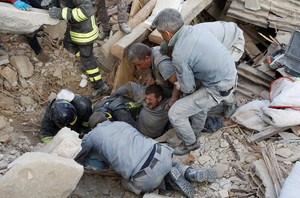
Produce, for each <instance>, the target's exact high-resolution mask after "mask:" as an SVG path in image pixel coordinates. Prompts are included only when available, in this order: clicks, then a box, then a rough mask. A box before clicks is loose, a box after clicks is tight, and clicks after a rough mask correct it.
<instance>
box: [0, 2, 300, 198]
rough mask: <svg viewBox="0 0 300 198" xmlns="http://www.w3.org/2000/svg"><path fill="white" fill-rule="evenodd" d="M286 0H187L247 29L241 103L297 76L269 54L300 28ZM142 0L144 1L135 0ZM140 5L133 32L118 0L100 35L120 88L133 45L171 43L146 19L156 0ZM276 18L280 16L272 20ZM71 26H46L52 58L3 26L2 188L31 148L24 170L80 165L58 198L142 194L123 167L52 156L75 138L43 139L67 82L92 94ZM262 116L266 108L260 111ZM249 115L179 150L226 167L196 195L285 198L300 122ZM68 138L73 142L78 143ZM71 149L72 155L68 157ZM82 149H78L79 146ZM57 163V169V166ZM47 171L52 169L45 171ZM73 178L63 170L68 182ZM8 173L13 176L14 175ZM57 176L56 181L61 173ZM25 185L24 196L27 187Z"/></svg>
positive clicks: (196, 10)
mask: <svg viewBox="0 0 300 198" xmlns="http://www.w3.org/2000/svg"><path fill="white" fill-rule="evenodd" d="M278 2H279V1H269V0H256V1H252V0H233V1H226V2H222V1H220V0H213V1H212V0H203V1H199V0H197V1H194V0H187V1H185V2H184V4H183V5H182V6H183V8H185V9H184V11H183V12H182V14H183V16H184V20H185V21H186V23H192V24H197V23H200V22H203V21H209V20H225V21H234V22H236V23H237V24H238V25H239V27H240V28H241V29H242V30H243V31H244V36H245V40H246V44H245V54H244V56H243V57H242V59H241V61H240V62H239V63H238V64H237V65H238V66H237V70H238V75H239V81H238V88H237V90H236V97H237V105H238V107H242V106H243V105H244V104H247V103H250V102H252V101H260V102H261V101H262V100H269V88H270V85H271V83H272V82H273V81H274V80H275V79H277V78H278V77H281V76H286V75H288V76H289V77H293V76H290V75H289V74H288V73H286V72H285V70H284V68H275V69H274V68H271V67H270V64H268V63H267V61H266V59H267V57H268V56H269V55H271V54H272V53H273V52H274V51H276V50H277V49H278V48H280V47H281V46H282V45H283V44H284V45H289V41H290V38H291V36H292V33H293V32H292V30H294V28H296V27H299V24H298V21H299V20H293V19H295V18H298V15H296V14H294V15H293V14H291V13H293V12H291V13H289V15H287V16H286V17H285V16H284V14H283V13H282V12H283V11H284V12H288V11H289V10H290V9H291V8H292V7H293V6H291V5H294V4H292V3H293V2H294V1H292V0H290V1H287V2H285V3H284V5H283V6H278V5H279V3H278ZM134 3H136V1H133V4H134ZM280 3H282V2H281V1H280ZM140 5H142V6H140V8H139V9H137V10H135V12H132V13H131V12H130V20H131V21H130V20H129V24H131V25H132V26H133V33H132V34H128V35H123V34H122V33H121V32H120V31H119V30H118V28H117V26H118V25H117V11H116V5H115V4H113V3H111V2H110V3H109V4H108V6H109V15H111V16H112V17H111V22H112V23H113V24H114V25H113V31H112V32H111V35H110V37H109V38H108V39H106V40H104V41H97V43H95V46H94V51H95V56H96V57H97V59H98V60H99V62H100V63H101V65H102V68H101V69H102V71H103V73H104V75H103V77H104V80H105V81H106V82H107V83H108V84H109V85H110V87H112V89H116V88H118V87H119V86H120V85H122V84H124V83H125V82H127V81H129V80H133V79H134V75H133V70H134V67H133V65H130V64H129V63H128V61H127V60H126V59H124V57H123V56H124V54H125V53H126V50H127V49H128V46H130V45H131V44H132V43H135V42H142V41H144V40H145V38H146V37H147V36H148V39H149V41H151V42H153V43H151V45H155V43H156V44H159V43H160V41H161V37H160V36H159V34H157V33H158V32H157V31H156V30H154V31H152V32H151V31H150V30H149V24H148V25H147V24H146V23H144V21H146V19H147V17H148V16H149V15H150V13H151V10H153V9H154V7H155V1H153V0H150V1H141V2H140ZM266 5H267V6H266ZM132 6H133V5H132ZM295 6H297V9H295V10H298V7H299V5H298V3H295ZM138 7H139V6H138ZM280 7H282V8H283V11H282V10H281V9H280ZM274 9H276V10H275V11H276V12H274ZM227 11H228V14H227ZM0 13H1V11H0ZM133 13H135V14H133ZM244 13H245V14H244ZM287 14H288V13H287ZM0 15H1V14H0ZM260 15H263V16H264V18H261V20H262V21H263V22H261V21H259V20H255V19H256V18H257V17H259V16H260ZM136 16H138V17H136ZM248 16H251V17H248ZM135 17H136V18H135ZM231 17H233V18H231ZM278 18H280V20H279V19H278ZM290 19H291V20H290ZM285 20H289V23H285ZM270 21H271V22H272V23H269V22H270ZM268 25H269V26H270V27H268ZM134 27H136V28H134ZM65 28H66V24H65V23H63V22H62V23H59V24H58V25H56V26H47V27H45V29H44V30H43V31H40V32H39V34H38V35H39V41H40V43H41V44H42V46H43V49H44V51H45V52H46V53H47V54H48V55H49V56H50V59H51V60H50V61H49V62H48V63H43V62H41V61H39V60H38V59H37V57H36V55H35V54H34V52H33V51H32V50H31V49H30V47H29V45H28V44H27V43H26V41H25V39H24V37H23V36H22V35H13V34H6V33H0V44H2V45H3V46H4V48H5V49H6V51H3V50H1V49H0V112H1V113H0V188H2V187H3V188H5V190H7V191H11V190H10V188H12V187H11V186H9V185H8V183H9V182H8V183H7V185H3V184H2V185H3V186H1V180H2V181H4V177H6V176H5V175H6V173H8V169H9V167H10V166H11V165H10V164H11V163H12V162H14V161H15V160H16V161H17V160H22V159H20V158H19V157H20V156H22V155H23V154H25V157H24V158H26V157H28V156H29V157H30V159H35V160H34V161H33V162H32V164H30V163H28V162H26V163H28V164H26V163H24V167H25V168H24V167H23V168H24V169H26V166H25V164H26V165H28V166H30V167H39V166H41V165H40V164H39V162H38V161H39V160H37V158H38V159H44V160H46V161H47V159H48V158H51V159H52V158H53V161H55V162H56V163H55V164H54V165H55V166H58V167H61V166H64V169H63V170H64V171H69V168H70V167H72V168H73V169H72V170H70V172H68V174H69V176H71V175H73V173H76V174H74V177H72V178H70V180H66V181H65V182H63V183H59V184H58V185H61V186H64V185H65V184H66V183H68V182H69V183H68V185H67V186H66V188H65V189H64V190H62V191H60V192H57V194H55V196H56V197H66V196H68V197H70V198H75V197H76V198H77V197H78V198H79V197H104V198H105V197H124V198H126V197H127V198H131V197H133V198H134V197H138V196H136V195H135V194H133V193H130V192H126V191H125V190H123V189H122V187H121V185H120V179H119V176H118V175H116V174H115V173H114V172H113V173H111V172H109V171H107V172H105V171H104V172H101V171H100V172H91V171H89V170H85V171H84V173H83V170H82V169H81V167H80V166H79V165H78V166H77V164H74V163H73V161H72V160H70V159H66V158H64V159H61V158H62V157H58V156H55V155H50V154H48V153H55V154H56V155H59V156H61V155H60V154H58V153H59V152H62V153H63V152H64V149H62V148H65V146H62V147H59V148H60V149H58V150H56V149H55V148H56V147H55V146H56V145H55V146H53V145H52V146H51V145H48V148H46V147H44V148H43V145H42V144H40V143H39V137H38V136H39V124H40V123H41V119H42V116H43V114H44V112H45V109H46V107H47V105H48V104H49V102H50V101H52V100H53V99H54V98H55V97H56V94H57V92H58V91H59V90H60V89H62V88H68V89H70V90H71V91H73V92H74V93H77V94H81V95H85V96H86V95H88V94H89V93H90V92H91V87H90V85H88V84H87V77H86V76H85V75H84V74H82V72H81V71H80V69H79V68H80V66H81V65H80V61H79V59H78V58H76V57H75V56H74V55H72V54H71V53H69V52H67V51H66V50H65V49H63V47H62V40H63V36H64V35H63V34H64V30H65ZM267 28H269V29H267ZM270 28H275V29H270ZM283 30H284V31H283ZM150 32H151V33H150ZM145 35H146V36H145ZM147 42H148V40H147ZM273 58H274V57H273ZM298 77H299V76H298ZM249 111H250V110H249ZM247 113H249V112H247ZM256 114H257V115H260V114H259V113H257V112H256ZM243 116H244V117H243ZM243 116H239V117H238V118H239V120H238V119H235V118H233V120H225V119H223V121H224V125H225V127H223V128H221V129H219V130H218V131H217V132H215V133H201V135H200V136H199V141H200V143H201V147H200V149H198V150H196V151H192V152H191V153H190V154H189V155H186V156H181V157H178V156H176V157H175V159H177V160H179V161H181V162H183V163H185V164H188V165H191V166H193V167H195V168H214V169H215V170H216V171H217V178H218V179H217V181H216V182H214V183H211V184H208V183H200V184H196V183H194V184H193V185H194V187H195V190H196V192H195V197H203V198H205V197H218V198H219V197H220V198H226V197H250V198H251V197H253V198H255V197H259V198H262V197H270V198H273V197H279V196H280V191H281V189H282V188H283V186H284V182H285V180H286V178H288V176H289V175H290V173H291V171H292V169H293V167H294V165H295V164H296V162H297V161H299V159H300V137H299V136H300V128H299V125H293V126H285V127H265V128H254V127H257V125H255V126H253V127H246V126H242V124H241V123H242V122H240V121H244V120H246V118H249V116H248V114H244V115H243ZM258 117H259V116H258ZM233 121H234V122H233ZM252 121H253V120H252ZM238 123H239V124H238ZM252 125H254V124H252ZM169 134H171V135H169V136H168V135H166V137H165V138H160V139H159V141H160V142H162V143H168V144H170V145H171V146H176V145H178V144H180V141H179V139H176V135H175V133H174V131H173V132H170V133H169ZM74 138H75V140H74V142H72V143H71V144H73V145H76V146H79V143H80V142H79V141H78V139H76V138H77V137H74ZM61 142H63V141H57V143H61ZM66 144H67V145H70V142H67V143H66ZM42 148H43V149H42ZM57 148H58V147H57ZM45 150H47V151H45ZM66 150H67V149H66ZM36 151H39V152H43V153H39V152H36ZM29 152H31V153H29ZM74 152H75V151H74ZM76 152H78V149H77V150H76ZM76 152H75V153H76ZM32 153H33V154H32ZM31 155H33V156H31ZM35 155H36V156H35ZM48 155H49V156H48ZM23 156H24V155H23ZM66 156H68V155H65V156H64V157H66ZM72 156H73V157H74V153H73V154H72ZM54 158H55V159H54ZM69 158H72V157H69ZM29 161H30V160H29ZM66 161H68V162H66ZM17 162H18V161H17ZM17 162H15V163H16V164H17ZM35 163H36V164H35ZM12 164H14V163H12ZM46 164H47V163H46ZM54 165H53V166H54ZM48 168H49V169H48V170H49V171H50V172H51V170H52V169H51V167H48ZM58 169H59V168H58ZM18 171H20V174H21V172H22V169H20V170H17V171H16V172H15V173H14V174H12V175H15V178H19V177H18V176H16V175H17V174H18ZM37 171H40V172H42V170H37ZM53 171H54V170H53ZM110 171H111V170H110ZM40 172H39V173H40ZM33 173H34V172H32V171H27V172H22V174H21V175H22V178H23V179H27V180H28V181H35V183H34V185H38V184H39V182H41V181H42V177H41V178H40V177H36V176H34V174H33ZM39 173H35V174H39ZM49 174H50V173H49ZM50 175H51V174H50ZM75 175H76V176H75ZM81 175H82V177H81ZM44 176H45V175H44ZM80 178H81V179H80ZM35 179H37V180H35ZM64 179H65V178H61V180H64ZM16 180H17V179H16ZM5 181H10V180H9V179H5ZM53 181H56V180H55V178H53ZM56 187H57V186H56ZM20 190H22V189H20ZM23 190H24V189H23ZM25 190H26V189H25ZM25 190H24V191H25ZM73 190H74V191H73ZM71 192H72V193H71ZM17 193H20V194H24V193H23V192H21V191H18V192H17ZM49 193H53V192H49ZM70 193H71V194H70ZM69 194H70V195H69ZM11 196H14V195H11ZM24 196H25V195H24ZM0 197H1V195H0ZM28 197H30V195H28ZM144 197H175V198H177V197H181V195H180V193H178V192H174V191H172V192H165V193H163V192H158V191H155V192H152V193H149V194H145V195H144Z"/></svg>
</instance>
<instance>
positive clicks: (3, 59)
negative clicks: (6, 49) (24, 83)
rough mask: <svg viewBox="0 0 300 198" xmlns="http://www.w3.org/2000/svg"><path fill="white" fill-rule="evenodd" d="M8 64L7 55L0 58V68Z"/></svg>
mask: <svg viewBox="0 0 300 198" xmlns="http://www.w3.org/2000/svg"><path fill="white" fill-rule="evenodd" d="M8 63H9V57H8V54H6V55H2V56H0V66H1V65H6V64H8Z"/></svg>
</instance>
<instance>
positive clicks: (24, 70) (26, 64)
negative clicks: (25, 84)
mask: <svg viewBox="0 0 300 198" xmlns="http://www.w3.org/2000/svg"><path fill="white" fill-rule="evenodd" d="M10 62H11V64H12V66H14V67H15V68H16V69H17V70H18V73H19V75H20V76H22V77H23V78H29V77H31V76H32V75H33V69H34V68H33V65H32V63H31V62H30V60H29V58H28V57H27V56H12V57H10Z"/></svg>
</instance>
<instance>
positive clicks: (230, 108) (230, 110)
mask: <svg viewBox="0 0 300 198" xmlns="http://www.w3.org/2000/svg"><path fill="white" fill-rule="evenodd" d="M236 109H237V107H236V103H234V104H232V105H229V106H228V105H224V117H225V118H226V119H229V118H230V117H231V116H232V115H233V114H234V113H235V111H236Z"/></svg>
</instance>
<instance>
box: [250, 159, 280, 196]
mask: <svg viewBox="0 0 300 198" xmlns="http://www.w3.org/2000/svg"><path fill="white" fill-rule="evenodd" d="M250 176H251V178H252V181H253V183H254V184H255V185H256V186H257V192H256V195H257V196H258V197H259V198H262V197H266V198H273V197H276V196H277V195H276V191H275V187H274V184H273V182H272V179H271V177H270V175H269V173H268V169H267V167H266V165H265V163H264V161H263V160H262V159H260V160H257V161H255V162H254V163H253V167H252V169H251V173H250Z"/></svg>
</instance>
